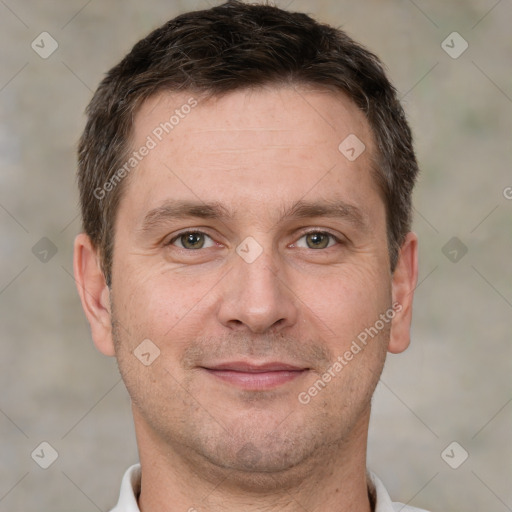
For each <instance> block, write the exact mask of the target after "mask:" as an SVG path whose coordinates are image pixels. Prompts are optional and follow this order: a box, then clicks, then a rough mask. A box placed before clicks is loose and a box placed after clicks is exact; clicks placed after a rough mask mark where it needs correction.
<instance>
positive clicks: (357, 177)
mask: <svg viewBox="0 0 512 512" xmlns="http://www.w3.org/2000/svg"><path fill="white" fill-rule="evenodd" d="M191 96H192V94H188V93H180V94H176V93H172V94H171V93H161V94H159V95H158V96H156V97H153V98H150V99H149V100H147V101H146V102H145V103H144V104H143V105H142V107H141V109H140V111H139V112H138V114H137V116H136V118H135V122H134V134H133V148H134V149H135V148H139V147H140V146H141V145H143V144H144V142H145V140H146V137H147V136H148V135H149V134H151V132H152V130H153V129H154V128H155V127H156V126H158V125H159V123H160V122H162V121H164V120H167V119H169V117H170V115H172V113H173V111H174V110H175V109H176V108H179V107H180V106H181V105H183V104H185V103H186V102H187V100H188V99H189V98H190V97H191ZM197 99H198V105H197V106H196V107H195V108H194V109H193V110H192V111H191V113H190V114H188V115H187V116H186V117H185V118H184V119H182V120H180V123H179V125H177V126H176V127H175V128H174V130H173V131H172V133H171V134H170V135H169V136H167V137H166V138H164V139H163V140H162V141H161V142H160V143H159V144H158V145H157V147H156V148H154V149H153V150H151V151H150V152H149V154H148V155H147V156H146V157H145V158H144V159H143V160H142V161H141V162H140V164H139V166H138V167H137V169H136V170H135V171H133V172H132V173H131V174H130V176H129V178H126V179H127V180H128V181H127V183H126V185H127V187H126V189H125V190H124V195H123V198H122V201H121V204H120V208H119V211H118V215H117V218H116V226H115V243H114V257H113V267H112V287H111V289H110V290H109V289H108V287H107V286H106V284H105V279H104V276H103V275H102V273H101V271H100V265H99V255H98V252H97V250H96V249H95V248H94V247H93V246H92V244H91V242H90V240H89V238H88V237H87V236H86V235H85V234H80V235H78V236H77V238H76V241H75V259H74V269H75V276H76V280H77V283H78V290H79V293H80V297H81V300H82V304H83V308H84V310H85V313H86V315H87V318H88V320H89V322H90V325H91V332H92V337H93V339H94V343H95V344H96V347H97V348H98V349H99V350H100V351H101V352H102V353H103V354H105V355H108V356H115V357H116V358H117V360H118V364H119V368H120V371H121V374H122V376H123V379H124V382H125V384H126V387H127V389H128V391H129V393H130V396H131V398H132V408H133V416H134V422H135V428H136V434H137V443H138V447H139V454H140V461H141V465H142V475H143V476H142V489H141V495H140V498H139V506H140V508H141V510H142V511H143V512H153V511H157V510H158V511H166V510H167V511H171V510H172V511H180V510H183V511H186V510H189V509H190V508H191V507H194V508H195V509H196V510H199V511H237V512H239V511H240V510H244V511H246V512H251V511H256V510H265V511H269V512H271V511H277V510H279V511H292V510H293V511H296V510H298V509H301V508H302V507H303V508H304V509H306V510H309V511H319V510H322V511H325V512H330V511H332V512H341V511H345V510H346V511H348V510H356V509H357V510H358V511H369V510H370V502H369V499H368V487H367V485H368V484H367V478H366V464H365V463H366V444H367V433H368V422H369V415H370V400H371V396H372V394H373V391H374V389H375V386H376V384H377V382H378V379H379V376H380V373H381V371H382V367H383V364H384V361H385V357H386V352H387V351H389V352H393V353H398V352H401V351H403V350H405V349H406V348H407V346H408V344H409V330H410V323H411V315H412V299H413V291H414V287H415V285H416V282H417V237H416V235H415V234H414V233H409V234H408V235H407V237H406V240H405V242H404V244H403V245H402V247H401V250H400V256H399V260H398V264H397V267H396V269H395V271H394V273H391V271H390V262H389V254H388V247H387V239H386V224H385V207H384V203H383V201H382V198H381V196H380V194H379V191H378V189H377V187H376V184H375V182H374V180H373V178H372V176H371V174H370V162H371V156H372V155H373V154H374V151H375V150H374V142H373V137H372V134H371V130H370V128H369V125H368V123H367V122H366V119H365V118H364V116H363V114H362V113H361V112H359V111H358V109H357V108H356V106H355V105H354V104H353V103H352V102H351V101H349V100H348V99H347V98H346V97H345V96H343V95H341V94H337V95H334V94H333V93H329V92H320V91H313V90H306V89H304V88H300V89H299V88H291V87H283V88H270V87H269V88H263V89H258V90H252V91H248V90H243V91H237V92H233V93H229V94H227V95H226V96H223V97H220V98H210V99H208V100H201V99H200V98H197ZM349 134H356V135H357V137H358V138H359V139H360V140H361V141H363V142H364V144H365V145H366V150H365V151H364V152H363V153H362V154H361V156H359V157H358V158H357V159H356V160H355V161H353V162H351V161H349V160H348V159H347V158H345V156H344V155H343V154H342V153H341V152H340V151H339V150H338V146H339V144H340V142H341V141H342V140H344V139H345V138H346V137H347V136H348V135H349ZM169 199H173V200H174V199H181V200H188V201H194V202H199V203H210V202H213V201H216V202H218V203H220V204H221V205H223V206H224V207H225V208H226V209H228V210H230V211H231V212H232V214H233V216H232V217H231V218H222V219H219V218H213V219H205V218H196V217H188V218H180V219H173V218H167V219H165V220H163V221H162V222H160V223H158V224H155V225H153V226H152V227H151V229H150V230H148V231H143V230H142V229H141V228H142V225H143V220H144V218H145V216H146V215H147V213H148V212H149V211H150V210H153V209H154V208H156V207H158V206H160V205H162V204H163V203H164V202H165V201H167V200H169ZM299 200H303V201H308V202H318V201H321V200H324V201H325V200H342V201H344V202H345V203H348V204H350V205H352V206H353V207H355V208H357V209H358V211H359V212H360V220H361V221H362V222H361V223H357V222H354V221H353V219H351V218H350V217H347V216H344V217H336V218H334V217H328V216H325V215H320V216H313V217H312V216H307V217H302V218H297V217H293V216H292V217H286V218H281V217H282V213H283V211H284V210H285V209H287V208H289V207H290V206H291V205H293V204H294V203H295V202H297V201H299ZM187 229H195V230H200V231H202V232H204V233H205V234H206V235H207V236H205V237H204V238H202V237H201V235H199V241H198V239H193V241H194V244H196V245H194V244H193V247H192V248H190V245H188V246H187V247H188V248H183V247H184V246H183V243H185V244H186V243H187V239H185V242H184V241H183V238H180V237H177V235H178V234H182V232H183V231H184V230H187ZM305 231H313V232H314V233H316V236H315V235H314V234H313V235H310V236H309V237H308V236H305V233H304V232H305ZM319 232H320V234H319ZM325 232H328V233H330V234H332V235H334V237H337V239H339V240H340V242H337V241H336V239H335V238H329V237H327V238H325V237H322V235H321V233H325ZM249 236H250V237H253V238H254V239H255V240H256V241H257V243H258V244H259V246H260V248H261V251H262V252H261V254H260V255H259V256H258V257H257V258H256V259H255V260H254V261H253V262H252V263H248V262H247V261H246V260H244V259H243V258H242V257H241V256H240V255H239V254H238V253H237V251H236V249H237V247H238V246H239V245H240V244H241V242H242V241H243V240H244V239H246V237H249ZM176 237H177V238H176ZM326 240H327V242H326ZM169 242H171V243H169ZM197 242H198V243H197ZM319 242H320V243H319ZM202 243H204V245H203V246H202V248H194V247H196V246H197V245H199V246H201V244H202ZM318 245H320V246H321V247H320V248H317V247H318ZM394 302H398V303H399V304H400V305H401V311H400V312H397V313H396V315H395V316H394V318H393V320H392V322H390V323H386V324H385V327H384V328H383V329H381V330H380V331H379V334H378V335H377V336H375V337H374V338H373V339H371V341H369V342H368V344H367V345H366V347H365V348H364V350H362V351H361V352H359V353H358V354H356V355H354V357H353V359H352V360H351V361H350V362H348V364H347V365H346V366H344V368H343V370H342V371H340V372H338V373H337V374H336V377H334V378H332V379H331V381H330V382H329V383H328V384H327V385H326V386H325V387H324V388H323V389H321V391H320V392H319V393H318V394H317V395H316V396H314V397H313V398H312V399H311V401H310V402H309V403H308V404H302V403H300V402H299V400H298V395H299V393H301V392H303V391H307V390H308V389H309V388H310V387H311V386H312V385H313V384H314V383H315V382H316V381H317V380H318V379H319V377H321V376H322V375H323V374H324V372H325V370H326V368H327V367H329V366H330V365H332V364H333V362H334V361H335V360H336V358H337V357H338V356H342V355H343V354H344V353H345V352H346V351H347V350H349V348H350V345H351V342H352V341H353V340H355V339H356V338H357V335H358V334H359V333H360V332H361V331H363V330H364V329H365V328H367V327H370V326H373V325H374V324H375V322H376V321H377V320H378V319H379V315H381V314H382V313H384V312H386V311H387V310H389V309H390V308H391V305H392V304H393V303H394ZM145 339H150V340H151V341H152V343H154V344H155V345H156V346H157V347H158V349H159V350H160V354H159V356H158V357H157V358H156V359H155V360H154V361H153V362H152V363H151V364H150V365H148V366H146V365H144V364H142V363H141V361H139V359H138V358H137V357H135V356H134V350H136V348H137V346H138V345H139V344H140V343H141V342H142V340H145ZM240 360H244V361H250V362H251V361H252V362H255V363H261V362H269V361H280V362H287V363H289V364H294V365H296V366H298V367H300V368H307V370H305V371H303V372H301V373H300V375H299V376H297V377H296V378H294V379H293V380H290V381H287V382H284V383H282V384H280V385H277V386H274V387H272V388H271V389H242V388H241V387H239V386H238V385H235V384H233V383H231V382H225V381H222V380H220V379H219V378H218V377H217V376H215V375H212V374H211V372H208V371H207V370H205V369H204V368H205V367H211V366H212V365H214V364H215V363H219V362H223V361H240Z"/></svg>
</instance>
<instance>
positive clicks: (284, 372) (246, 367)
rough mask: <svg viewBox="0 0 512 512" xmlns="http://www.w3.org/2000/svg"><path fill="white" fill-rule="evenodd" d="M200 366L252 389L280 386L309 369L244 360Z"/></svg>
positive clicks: (217, 376) (233, 382)
mask: <svg viewBox="0 0 512 512" xmlns="http://www.w3.org/2000/svg"><path fill="white" fill-rule="evenodd" d="M200 368H201V369H203V370H205V371H206V372H207V373H208V374H209V375H210V376H212V377H213V378H215V379H219V380H221V381H223V382H225V383H227V384H230V385H233V386H237V387H239V388H241V389H244V390H252V391H261V390H267V389H273V388H276V387H279V386H282V385H284V384H286V383H288V382H291V381H293V380H295V379H297V378H299V377H301V376H303V375H304V374H305V373H307V372H308V371H309V368H304V367H299V366H295V365H291V364H286V363H281V362H269V363H261V364H255V363H249V362H246V361H234V362H226V363H220V364H215V365H209V366H201V367H200Z"/></svg>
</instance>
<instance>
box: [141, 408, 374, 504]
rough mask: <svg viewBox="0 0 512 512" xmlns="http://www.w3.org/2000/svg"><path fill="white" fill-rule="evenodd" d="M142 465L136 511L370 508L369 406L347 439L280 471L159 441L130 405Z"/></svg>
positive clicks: (320, 447) (319, 449) (323, 446)
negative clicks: (240, 465)
mask: <svg viewBox="0 0 512 512" xmlns="http://www.w3.org/2000/svg"><path fill="white" fill-rule="evenodd" d="M134 418H135V426H136V433H137V443H138V447H139V455H140V462H141V468H142V481H141V493H140V496H139V508H140V510H141V512H157V511H159V512H176V511H184V512H185V511H188V512H197V511H201V512H206V511H207V512H217V511H222V512H239V511H240V510H244V511H245V512H256V511H262V510H264V511H266V512H292V511H293V512H295V511H297V510H308V511H310V512H320V511H322V512H348V511H353V510H357V511H358V512H370V511H371V510H372V507H371V504H370V500H369V497H368V482H367V477H366V443H367V432H368V420H369V411H368V412H367V413H365V414H364V415H363V417H362V418H361V419H360V424H359V425H357V427H356V428H354V430H353V431H352V433H351V435H350V438H349V439H346V438H345V439H343V440H342V441H339V442H337V443H336V444H331V445H322V444H320V445H319V448H318V450H317V451H316V452H315V456H314V457H312V458H309V459H308V460H304V461H303V462H302V463H301V464H298V465H296V466H294V467H291V468H288V469H286V470H284V471H280V472H273V473H272V472H266V473H263V472H259V473H250V472H247V471H237V470H234V469H231V468H225V467H219V466H218V465H214V464H212V463H211V462H210V461H208V460H206V459H205V458H204V457H203V456H202V455H201V454H198V453H195V452H194V451H193V450H191V449H190V448H187V447H184V446H182V445H179V444H177V445H176V446H175V445H171V444H170V443H168V442H164V441H162V440H161V439H159V438H158V436H156V434H155V433H154V432H153V431H152V430H151V429H150V428H149V427H148V425H147V424H146V423H145V422H144V421H143V420H142V418H141V417H140V416H139V415H138V413H137V411H136V410H134Z"/></svg>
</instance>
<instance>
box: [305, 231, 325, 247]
mask: <svg viewBox="0 0 512 512" xmlns="http://www.w3.org/2000/svg"><path fill="white" fill-rule="evenodd" d="M309 237H310V238H309V239H310V241H311V242H312V244H313V245H314V248H315V249H317V248H318V247H321V248H323V247H326V244H325V241H326V240H327V236H326V235H325V234H324V233H313V234H312V235H309Z"/></svg>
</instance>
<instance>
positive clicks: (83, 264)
mask: <svg viewBox="0 0 512 512" xmlns="http://www.w3.org/2000/svg"><path fill="white" fill-rule="evenodd" d="M73 270H74V273H75V280H76V284H77V288H78V294H79V295H80V300H81V301H82V308H83V309H84V312H85V315H86V316H87V320H88V321H89V325H90V326H91V334H92V339H93V341H94V344H95V345H96V348H97V349H98V350H99V351H100V352H101V353H102V354H105V355H106V356H113V355H115V350H114V342H113V339H112V324H111V316H110V314H111V312H110V290H109V288H108V286H107V283H106V281H105V276H104V275H103V272H102V270H101V265H100V258H99V253H98V251H97V249H96V248H95V247H94V246H93V244H92V242H91V240H90V238H89V237H88V236H87V235H86V234H85V233H80V234H79V235H77V237H76V238H75V252H74V257H73Z"/></svg>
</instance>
